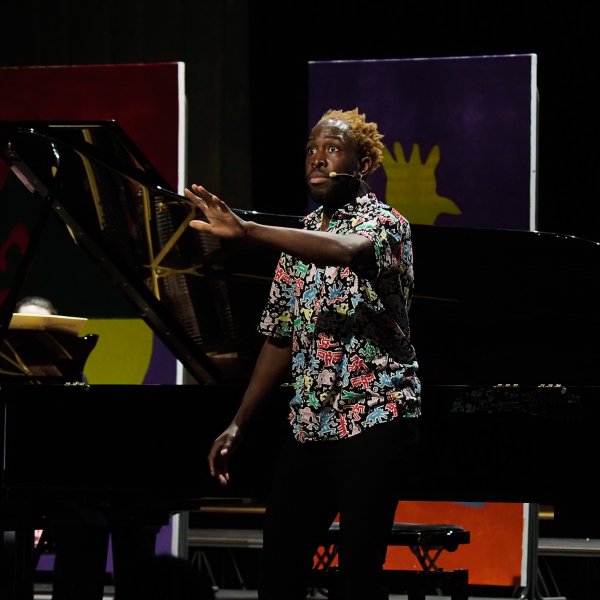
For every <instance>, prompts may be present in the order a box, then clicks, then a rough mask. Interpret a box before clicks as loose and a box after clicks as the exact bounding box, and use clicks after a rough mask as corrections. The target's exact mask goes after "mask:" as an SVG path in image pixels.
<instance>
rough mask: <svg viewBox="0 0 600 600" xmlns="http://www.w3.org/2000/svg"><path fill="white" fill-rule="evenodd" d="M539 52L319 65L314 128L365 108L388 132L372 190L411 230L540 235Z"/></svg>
mask: <svg viewBox="0 0 600 600" xmlns="http://www.w3.org/2000/svg"><path fill="white" fill-rule="evenodd" d="M536 68H537V57H536V55H534V54H527V55H510V56H508V55H506V56H480V57H452V58H427V59H385V60H363V61H333V62H312V63H310V64H309V119H310V122H309V125H311V126H312V125H313V124H314V123H315V122H316V121H317V120H318V119H319V117H320V116H321V115H322V114H323V112H324V111H325V110H327V109H329V108H336V109H342V110H349V109H354V108H355V107H358V109H359V111H360V112H361V113H363V112H364V113H365V114H366V116H367V120H369V121H375V122H377V123H378V125H379V128H380V131H381V132H382V133H384V134H385V137H384V138H383V142H384V144H385V146H386V152H385V155H384V161H383V168H381V169H379V170H378V171H376V172H375V173H374V174H373V175H372V176H371V177H370V178H369V184H370V185H371V188H372V189H373V191H375V192H376V193H377V194H378V196H379V197H380V198H381V199H384V200H385V201H386V202H387V203H388V204H390V205H391V206H394V207H395V208H397V209H398V210H399V211H400V212H401V213H403V214H404V215H405V216H406V217H407V218H408V219H409V220H410V221H411V222H413V223H424V224H435V225H445V226H460V227H492V228H507V229H535V227H536V219H535V213H536V205H535V173H536V128H537V91H536Z"/></svg>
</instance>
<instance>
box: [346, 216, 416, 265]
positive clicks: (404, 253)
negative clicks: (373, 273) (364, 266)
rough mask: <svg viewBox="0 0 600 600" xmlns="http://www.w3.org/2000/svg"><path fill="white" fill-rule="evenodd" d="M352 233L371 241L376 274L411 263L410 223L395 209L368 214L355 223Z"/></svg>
mask: <svg viewBox="0 0 600 600" xmlns="http://www.w3.org/2000/svg"><path fill="white" fill-rule="evenodd" d="M353 233H356V234H358V235H362V236H364V237H366V238H368V239H369V240H370V241H371V242H372V243H373V250H374V252H375V263H376V266H377V271H378V273H377V274H379V273H381V272H383V271H388V270H391V269H400V271H404V270H405V269H406V268H407V267H408V266H409V265H410V264H412V249H411V236H410V225H409V223H408V221H407V220H406V219H405V218H404V217H403V216H402V215H401V214H400V213H398V212H397V211H396V210H394V209H392V210H391V211H379V212H377V213H376V214H373V215H370V216H369V217H368V218H367V219H365V220H364V221H362V222H360V223H357V224H356V226H355V228H354V229H353Z"/></svg>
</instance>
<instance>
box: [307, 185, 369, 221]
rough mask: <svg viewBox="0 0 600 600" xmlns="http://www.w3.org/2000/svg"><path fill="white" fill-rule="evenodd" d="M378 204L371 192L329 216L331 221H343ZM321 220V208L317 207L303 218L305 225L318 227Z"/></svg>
mask: <svg viewBox="0 0 600 600" xmlns="http://www.w3.org/2000/svg"><path fill="white" fill-rule="evenodd" d="M377 202H379V200H377V196H376V195H375V194H374V193H373V192H369V193H367V194H365V195H364V196H359V197H358V198H355V199H354V200H352V201H351V202H348V204H344V206H341V207H340V208H338V209H336V210H335V211H334V213H333V214H332V215H331V219H332V220H333V219H345V218H351V217H353V216H355V215H357V214H359V213H361V212H364V211H366V210H368V209H369V208H370V207H372V206H373V204H375V203H377ZM322 218H323V207H322V206H319V208H317V209H316V210H314V211H313V212H311V213H310V214H308V215H306V217H304V219H303V220H304V222H305V223H306V224H307V225H309V224H310V225H320V224H321V220H322Z"/></svg>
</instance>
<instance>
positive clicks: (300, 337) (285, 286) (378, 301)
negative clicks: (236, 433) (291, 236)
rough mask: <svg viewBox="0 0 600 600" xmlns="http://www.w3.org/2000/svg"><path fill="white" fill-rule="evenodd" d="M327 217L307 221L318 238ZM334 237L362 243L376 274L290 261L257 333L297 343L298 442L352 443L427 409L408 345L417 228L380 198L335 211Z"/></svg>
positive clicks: (284, 261) (294, 419)
mask: <svg viewBox="0 0 600 600" xmlns="http://www.w3.org/2000/svg"><path fill="white" fill-rule="evenodd" d="M321 218H322V208H319V209H317V210H316V211H314V212H312V213H311V214H309V215H308V216H306V217H305V218H304V227H305V228H306V229H311V230H318V229H320V225H321ZM328 232H329V233H336V234H340V235H345V234H349V233H355V234H360V235H364V236H365V237H367V238H368V239H369V240H371V241H372V243H373V246H374V249H375V257H376V265H377V266H376V269H374V270H373V271H374V272H372V273H368V274H366V275H365V274H363V275H362V276H359V275H357V274H356V273H355V272H353V271H352V270H350V268H348V267H339V266H338V267H318V266H316V265H314V264H308V263H305V262H302V261H300V260H298V259H296V258H294V257H292V256H290V255H289V254H287V253H282V254H281V256H280V258H279V262H278V264H277V267H276V270H275V276H274V279H273V283H272V286H271V290H270V294H269V299H268V301H267V305H266V307H265V309H264V312H263V315H262V318H261V321H260V324H259V326H258V330H259V331H260V332H261V333H264V334H265V335H271V336H278V337H288V338H290V337H291V338H292V376H293V379H294V381H293V383H294V388H295V392H296V393H295V396H294V398H293V399H292V401H291V404H290V408H291V411H290V422H291V424H292V427H293V432H294V436H295V437H296V439H298V440H300V441H309V440H335V439H342V438H346V437H350V436H353V435H356V434H358V433H360V432H361V431H364V430H366V429H368V428H370V427H372V426H374V425H377V424H379V423H385V422H388V421H390V420H391V419H395V418H396V417H416V416H419V414H420V410H421V402H420V383H419V379H418V377H417V374H416V372H417V369H418V364H417V360H416V356H415V351H414V348H413V346H412V344H411V342H410V337H409V320H408V309H409V307H410V301H411V297H412V290H413V260H412V242H411V235H410V225H409V223H408V221H407V220H406V219H405V218H404V217H403V216H402V215H401V214H400V213H398V211H396V210H395V209H393V208H390V207H389V206H386V205H385V204H382V203H381V202H379V201H378V200H377V198H376V196H375V195H374V194H373V193H369V194H367V195H365V196H363V197H361V198H358V199H357V200H356V201H354V202H353V203H350V204H347V205H346V206H344V207H343V208H340V209H338V210H336V211H335V213H334V214H333V215H332V217H331V221H330V223H329V227H328Z"/></svg>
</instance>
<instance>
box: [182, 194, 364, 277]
mask: <svg viewBox="0 0 600 600" xmlns="http://www.w3.org/2000/svg"><path fill="white" fill-rule="evenodd" d="M184 193H185V196H186V198H188V199H189V200H191V201H192V202H193V203H194V204H195V205H196V206H197V207H198V208H199V209H200V210H201V211H202V212H203V213H204V216H205V217H206V218H207V220H208V222H205V221H201V220H199V219H194V220H192V221H191V222H190V227H193V228H194V229H197V230H199V231H205V232H208V233H211V234H213V235H216V236H218V237H223V238H246V239H248V240H249V241H253V242H256V243H258V244H263V245H266V246H271V247H273V248H277V249H278V250H281V251H283V252H287V253H289V254H293V255H294V256H296V257H297V258H299V259H300V260H304V261H308V262H313V263H315V264H318V265H339V266H349V267H351V268H353V269H356V270H359V269H361V268H363V269H364V268H371V267H372V266H373V265H374V261H375V256H374V250H373V244H372V243H371V242H370V241H369V240H368V239H367V238H366V237H364V236H362V235H357V234H352V233H351V234H348V235H338V234H335V233H327V232H325V231H307V230H304V229H294V228H291V227H275V226H272V225H262V224H260V223H255V222H253V221H245V220H244V219H241V218H240V217H239V216H237V215H236V214H234V213H233V212H232V211H231V210H230V209H229V207H228V206H227V204H225V202H223V201H222V200H220V199H219V198H218V197H217V196H215V195H214V194H211V193H210V192H208V191H207V190H206V189H205V188H203V187H202V186H199V185H192V190H189V189H186V190H185V192H184Z"/></svg>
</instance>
